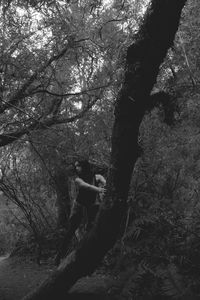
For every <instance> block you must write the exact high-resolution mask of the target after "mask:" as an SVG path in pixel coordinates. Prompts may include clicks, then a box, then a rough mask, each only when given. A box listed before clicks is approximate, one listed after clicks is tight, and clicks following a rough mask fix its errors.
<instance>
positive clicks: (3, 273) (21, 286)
mask: <svg viewBox="0 0 200 300" xmlns="http://www.w3.org/2000/svg"><path fill="white" fill-rule="evenodd" d="M53 268H54V267H53V266H50V265H41V266H38V265H37V264H36V263H34V262H31V261H30V260H27V259H26V260H25V259H22V258H20V259H19V258H10V257H7V256H3V257H0V300H20V299H22V297H23V296H25V295H26V294H27V293H28V292H29V291H31V290H32V289H33V288H35V287H36V286H38V285H39V284H40V283H41V282H42V281H43V280H44V279H45V278H46V277H47V276H48V274H50V273H51V272H52V270H53Z"/></svg>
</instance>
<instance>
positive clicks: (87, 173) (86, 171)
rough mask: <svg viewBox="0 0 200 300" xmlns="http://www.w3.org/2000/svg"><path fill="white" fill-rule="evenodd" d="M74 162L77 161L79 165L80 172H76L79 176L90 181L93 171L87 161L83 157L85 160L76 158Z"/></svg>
mask: <svg viewBox="0 0 200 300" xmlns="http://www.w3.org/2000/svg"><path fill="white" fill-rule="evenodd" d="M76 162H78V163H79V165H80V167H81V173H80V174H78V175H79V177H80V178H82V179H83V180H84V181H86V182H88V183H90V182H91V181H92V179H93V172H92V168H91V165H90V163H89V161H88V160H86V159H85V160H76V161H75V163H76ZM75 163H74V164H75Z"/></svg>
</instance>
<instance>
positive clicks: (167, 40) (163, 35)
mask: <svg viewBox="0 0 200 300" xmlns="http://www.w3.org/2000/svg"><path fill="white" fill-rule="evenodd" d="M185 3H186V0H162V1H161V0H152V2H151V5H150V7H149V9H148V11H147V13H146V15H145V17H144V20H143V23H142V24H141V27H140V30H139V32H138V33H137V35H136V37H135V41H134V43H133V44H132V45H131V46H130V47H129V48H128V51H127V57H126V69H125V77H124V83H123V86H122V89H121V91H120V93H119V95H118V98H117V101H116V108H115V123H114V127H113V132H112V153H111V165H110V170H109V176H108V192H107V194H106V199H105V206H104V207H103V208H102V209H101V211H100V214H99V216H98V219H97V223H96V225H95V227H94V228H93V229H92V231H91V232H90V233H89V235H88V236H87V237H86V238H85V239H84V241H83V243H82V244H81V245H80V247H79V248H78V249H77V250H75V251H74V252H72V253H71V254H70V255H69V256H68V257H67V258H66V259H65V260H64V262H63V264H62V265H61V266H60V267H59V268H58V269H57V270H56V272H55V273H53V274H52V276H51V277H50V278H49V279H47V280H46V281H45V282H44V283H43V284H42V285H41V286H40V287H39V289H37V290H36V291H35V292H33V293H31V294H30V295H28V296H27V297H25V298H24V300H44V299H52V300H53V299H67V295H66V292H67V291H68V290H69V289H70V287H71V286H72V285H73V284H74V283H75V282H76V281H77V280H78V279H79V278H80V277H83V276H85V275H88V274H90V273H92V272H93V271H94V270H95V268H96V267H97V266H98V265H99V263H100V261H101V260H102V259H103V257H104V255H105V254H106V252H107V251H108V250H109V249H110V248H111V247H112V246H113V245H114V243H115V241H116V239H117V237H118V233H119V230H120V225H121V222H122V219H123V216H124V213H125V211H126V200H127V196H128V191H129V184H130V180H131V176H132V171H133V167H134V164H135V161H136V160H137V157H138V149H137V139H138V130H139V126H140V123H141V121H142V118H143V115H144V113H145V110H146V107H148V103H147V102H148V100H149V99H150V97H149V95H150V92H151V90H152V88H153V85H154V83H155V81H156V78H157V75H158V72H159V67H160V65H161V63H162V62H163V60H164V58H165V56H166V53H167V51H168V49H169V48H170V46H172V43H173V40H174V37H175V33H176V31H177V29H178V25H179V20H180V15H181V11H182V8H183V6H184V4H185ZM64 294H65V295H64ZM61 295H64V296H61Z"/></svg>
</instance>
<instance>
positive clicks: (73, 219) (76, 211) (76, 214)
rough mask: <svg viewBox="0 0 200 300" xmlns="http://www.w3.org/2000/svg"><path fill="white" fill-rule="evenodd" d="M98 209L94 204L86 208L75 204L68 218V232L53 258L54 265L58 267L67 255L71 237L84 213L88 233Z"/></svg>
mask: <svg viewBox="0 0 200 300" xmlns="http://www.w3.org/2000/svg"><path fill="white" fill-rule="evenodd" d="M98 209H99V205H96V204H94V205H91V206H88V207H86V206H83V205H80V204H78V203H76V204H75V206H74V207H73V209H72V213H71V215H70V218H69V225H68V230H67V232H66V234H65V235H64V237H63V239H62V241H61V245H60V247H59V250H58V252H57V255H56V258H55V264H56V265H59V263H60V261H61V259H62V258H63V257H64V256H65V255H66V254H67V250H68V249H67V248H68V246H69V244H70V242H71V240H72V237H73V235H74V234H75V231H76V230H77V229H78V227H79V226H80V225H81V223H82V221H83V218H84V215H85V212H86V217H87V221H86V231H89V230H90V229H91V228H92V226H93V225H94V220H95V217H96V215H97V212H98Z"/></svg>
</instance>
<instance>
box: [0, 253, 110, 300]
mask: <svg viewBox="0 0 200 300" xmlns="http://www.w3.org/2000/svg"><path fill="white" fill-rule="evenodd" d="M54 270H55V266H54V265H53V264H52V263H49V264H42V265H41V266H38V265H37V264H36V263H35V262H33V261H32V262H31V261H30V260H28V259H25V258H10V257H7V256H4V257H0V300H21V299H22V298H23V297H24V296H25V295H26V294H28V293H29V292H30V291H31V290H33V289H34V288H36V287H37V286H38V285H40V283H41V282H43V281H44V279H45V278H46V277H48V275H50V274H51V273H52V271H54ZM112 284H113V279H111V278H110V277H109V276H102V275H94V276H91V277H84V278H82V279H80V280H79V281H78V282H77V283H76V284H75V285H74V286H73V287H72V289H71V291H70V294H69V295H68V298H69V299H73V300H74V299H76V300H78V299H81V300H82V299H87V300H90V299H92V300H99V299H100V300H104V299H112V298H111V297H110V296H108V294H109V292H108V291H109V289H110V286H112Z"/></svg>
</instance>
